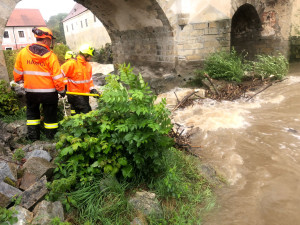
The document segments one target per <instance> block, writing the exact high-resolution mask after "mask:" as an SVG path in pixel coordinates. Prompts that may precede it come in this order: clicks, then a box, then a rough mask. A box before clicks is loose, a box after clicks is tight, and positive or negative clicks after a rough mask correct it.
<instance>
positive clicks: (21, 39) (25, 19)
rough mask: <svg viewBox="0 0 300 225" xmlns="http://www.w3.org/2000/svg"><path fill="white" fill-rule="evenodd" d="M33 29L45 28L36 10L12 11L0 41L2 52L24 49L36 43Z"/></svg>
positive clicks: (42, 19)
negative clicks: (0, 42)
mask: <svg viewBox="0 0 300 225" xmlns="http://www.w3.org/2000/svg"><path fill="white" fill-rule="evenodd" d="M33 27H46V22H45V20H44V18H43V17H42V14H41V12H40V10H38V9H14V11H13V12H12V14H11V15H10V17H9V19H8V21H7V24H6V27H5V30H4V34H3V39H2V49H3V50H8V49H10V50H15V49H20V48H24V47H25V46H26V45H28V44H32V43H35V42H36V39H35V37H34V34H33V33H32V28H33Z"/></svg>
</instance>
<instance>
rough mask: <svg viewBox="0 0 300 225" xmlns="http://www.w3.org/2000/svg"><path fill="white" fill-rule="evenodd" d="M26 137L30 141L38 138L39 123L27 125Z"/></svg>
mask: <svg viewBox="0 0 300 225" xmlns="http://www.w3.org/2000/svg"><path fill="white" fill-rule="evenodd" d="M27 139H28V140H31V141H37V140H40V125H34V126H32V125H30V126H27Z"/></svg>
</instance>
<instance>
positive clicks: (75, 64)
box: [61, 44, 99, 114]
mask: <svg viewBox="0 0 300 225" xmlns="http://www.w3.org/2000/svg"><path fill="white" fill-rule="evenodd" d="M94 52H95V50H94V48H92V47H91V46H90V45H88V44H84V45H82V46H81V47H80V48H79V54H78V56H77V58H76V60H68V61H67V62H66V63H64V64H63V65H62V67H61V69H62V72H63V74H64V75H65V76H66V77H67V78H68V85H67V86H68V91H70V92H79V93H92V94H99V93H98V91H97V90H96V89H95V87H94V84H93V79H92V66H91V64H89V61H90V60H91V58H92V56H93V55H94ZM68 102H69V103H70V104H71V107H72V108H71V109H73V110H75V113H76V114H77V113H87V112H89V111H91V106H90V103H89V96H80V95H68ZM73 114H74V113H73Z"/></svg>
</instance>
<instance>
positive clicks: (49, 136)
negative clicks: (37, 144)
mask: <svg viewBox="0 0 300 225" xmlns="http://www.w3.org/2000/svg"><path fill="white" fill-rule="evenodd" d="M56 131H57V129H45V134H46V138H47V139H49V140H53V139H54V136H55V134H56Z"/></svg>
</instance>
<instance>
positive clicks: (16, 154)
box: [13, 148, 25, 161]
mask: <svg viewBox="0 0 300 225" xmlns="http://www.w3.org/2000/svg"><path fill="white" fill-rule="evenodd" d="M24 157H25V152H24V150H23V149H21V148H18V149H16V150H15V152H14V154H13V160H16V161H20V160H21V159H23V158H24Z"/></svg>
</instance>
